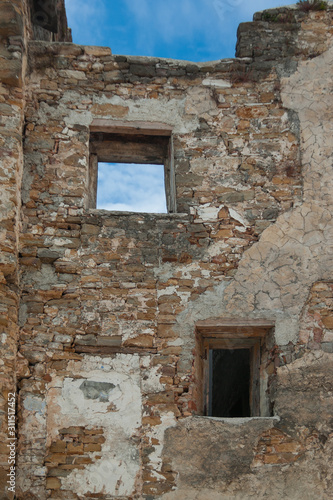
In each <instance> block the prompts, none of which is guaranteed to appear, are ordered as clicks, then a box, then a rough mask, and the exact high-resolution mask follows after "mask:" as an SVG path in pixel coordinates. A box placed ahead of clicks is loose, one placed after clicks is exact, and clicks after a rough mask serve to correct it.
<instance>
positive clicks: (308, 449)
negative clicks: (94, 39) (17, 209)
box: [0, 2, 333, 500]
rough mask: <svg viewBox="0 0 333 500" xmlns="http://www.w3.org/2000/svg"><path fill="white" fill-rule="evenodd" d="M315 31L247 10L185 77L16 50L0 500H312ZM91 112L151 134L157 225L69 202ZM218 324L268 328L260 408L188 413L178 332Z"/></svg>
mask: <svg viewBox="0 0 333 500" xmlns="http://www.w3.org/2000/svg"><path fill="white" fill-rule="evenodd" d="M11 4H12V2H11ZM0 8H1V5H0ZM278 16H287V18H286V19H284V20H281V17H278ZM331 21H332V8H331V6H329V8H328V10H327V11H321V12H310V13H307V14H304V13H300V12H299V11H298V10H296V9H291V10H290V9H287V10H286V9H281V10H277V11H276V10H274V11H266V13H259V14H256V16H255V21H254V22H253V23H245V24H244V25H241V27H240V30H239V40H238V49H237V50H238V52H237V55H238V57H237V58H236V59H227V60H221V61H216V62H210V63H200V64H196V63H192V62H191V63H190V62H183V61H172V60H166V59H158V58H144V57H142V58H140V57H130V56H120V55H112V54H111V51H110V49H108V48H103V47H86V46H78V45H74V44H71V43H46V42H41V41H30V42H29V44H28V68H27V72H28V74H27V77H26V78H25V79H24V82H25V89H24V96H25V101H23V97H22V94H21V95H20V99H21V101H20V103H21V105H20V110H21V109H22V110H24V135H23V139H24V149H23V159H24V168H23V182H22V190H21V195H22V213H21V215H20V223H19V224H17V223H16V225H15V226H13V229H12V230H11V231H12V234H14V235H15V238H11V239H10V238H7V239H9V241H10V242H11V243H10V244H11V247H10V248H13V251H12V252H11V254H12V255H13V256H14V257H11V259H12V261H10V262H13V263H14V264H13V265H11V266H9V267H8V268H6V265H7V261H6V262H5V263H4V264H3V266H2V268H1V270H4V271H6V272H7V274H10V275H12V274H13V272H17V260H16V258H17V251H19V273H20V281H19V283H18V281H17V280H16V282H15V285H18V284H19V294H18V292H17V287H14V282H13V284H10V285H8V284H7V281H6V282H5V281H4V282H3V285H4V288H3V290H9V291H10V293H12V294H13V293H14V294H15V295H14V299H15V303H14V305H15V307H14V308H13V311H14V312H13V317H12V322H13V324H14V325H16V324H17V321H16V316H15V314H16V313H17V307H18V305H19V313H20V314H19V325H20V336H19V340H18V343H17V344H16V337H15V335H16V333H15V334H13V337H12V338H13V342H12V344H10V342H9V341H8V339H7V337H6V338H5V337H3V338H4V341H3V344H4V346H6V347H5V348H6V349H9V348H11V351H10V353H11V354H10V355H11V358H8V359H12V360H13V363H14V360H15V349H16V345H18V347H19V349H18V354H17V357H16V360H17V368H16V373H17V376H18V380H19V385H18V389H19V391H18V392H19V398H18V425H19V434H18V437H19V444H18V468H19V474H18V478H17V479H18V485H17V498H22V499H23V498H24V499H27V498H31V499H34V498H36V499H37V498H38V499H46V498H57V499H71V498H73V499H83V498H91V499H92V498H122V499H125V498H126V499H132V498H146V499H155V498H156V499H157V498H164V499H180V498H181V499H200V500H201V499H202V500H206V499H207V498H209V499H215V498H216V499H219V500H220V499H222V498H223V499H224V498H225V499H228V498H242V499H243V498H254V497H257V498H265V497H266V496H267V495H268V494H269V495H270V496H271V498H274V499H282V498H291V499H300V498H314V497H315V496H316V497H319V498H325V499H326V498H327V499H328V498H330V491H331V490H332V473H331V471H330V470H329V467H330V461H331V460H332V458H333V457H332V419H331V413H332V410H333V408H332V407H333V401H332V396H331V391H332V380H333V378H332V375H333V374H332V351H333V347H332V346H333V337H332V335H333V324H332V282H331V279H332V276H331V269H332V263H333V262H332V260H333V257H332V256H333V251H332V250H333V246H332V241H333V240H332V230H333V228H332V216H331V214H332V209H331V205H332V175H331V168H332V162H331V155H332V142H331V141H332V139H331V137H332V124H331V113H332V111H331V110H332V94H331V69H330V68H331V64H332V48H331V41H332V27H331V26H332V22H331ZM7 85H10V83H9V84H7ZM2 88H7V87H5V86H2V87H1V89H2ZM10 88H11V87H10ZM6 100H8V99H6ZM1 106H9V105H8V104H7V103H5V104H1V103H0V110H1V109H2V108H1ZM3 109H4V110H6V109H7V108H6V107H5V108H3ZM8 109H9V108H8ZM11 109H12V108H11ZM9 111H11V110H9ZM11 112H12V111H11ZM22 113H23V111H22ZM5 116H7V115H5ZM96 119H99V120H106V121H105V123H106V125H107V126H110V125H112V123H119V121H121V122H122V123H123V124H124V123H125V124H126V123H128V124H133V123H135V122H138V121H140V122H145V123H148V124H150V125H151V126H152V127H154V123H161V122H162V123H164V124H165V125H166V126H168V127H172V130H173V132H172V137H173V149H174V168H175V184H176V202H177V208H178V210H177V213H175V214H133V213H117V212H107V211H101V210H94V209H88V208H86V207H87V200H88V197H89V154H90V149H89V137H90V127H91V125H92V123H93V120H96ZM22 123H23V114H20V121H17V122H15V124H16V125H15V126H16V127H17V129H19V127H20V126H22ZM5 125H6V130H8V131H9V134H8V135H9V137H12V136H13V133H12V132H11V129H10V128H9V127H10V124H9V121H8V120H6V123H5ZM6 133H8V132H6ZM7 140H8V139H7ZM10 140H12V138H11V139H10ZM18 144H20V145H21V144H22V134H21V133H20V134H19V135H18ZM20 147H21V146H20ZM20 155H21V156H20V158H21V164H22V152H20ZM9 156H10V155H9ZM4 158H5V159H6V156H4ZM8 161H9V160H8ZM13 161H14V159H13V157H12V156H10V162H13ZM13 165H14V163H13ZM15 165H17V162H16V163H15ZM11 168H14V167H11ZM15 168H16V170H17V171H18V172H20V170H19V169H18V167H17V166H16V167H15ZM5 174H6V175H7V178H8V179H9V180H7V181H6V182H7V183H8V193H9V191H10V189H12V190H14V192H15V196H16V198H15V200H19V199H20V198H19V196H20V195H19V192H20V183H19V181H17V179H19V178H20V173H18V174H16V175H13V176H12V177H10V176H9V174H8V172H7V170H6V171H5ZM11 179H12V180H11ZM5 185H7V184H4V186H5ZM10 196H11V195H10V194H9V195H8V197H10ZM10 199H11V200H12V199H14V198H13V197H12V198H10ZM11 203H12V201H11ZM15 203H16V204H17V205H19V204H20V203H19V201H16V202H15ZM6 210H7V212H6V213H7V214H8V209H6ZM6 217H7V218H8V219H9V218H10V217H8V215H6ZM6 220H7V219H4V221H3V227H4V228H5V229H6V228H7V226H6V224H7V222H6ZM15 220H16V221H18V219H17V218H16V219H15ZM3 234H5V233H3ZM5 241H7V240H5V239H2V240H1V244H2V242H5ZM4 244H5V243H4ZM17 245H19V248H17ZM7 247H8V245H7ZM7 247H6V248H7ZM6 252H8V253H9V251H7V250H6ZM3 255H7V254H6V253H3ZM4 271H3V274H4V276H5V277H4V278H3V280H5V279H7V278H6V275H5V272H4ZM10 283H12V282H10ZM5 286H7V288H5ZM6 293H7V292H6ZM8 293H9V292H8ZM7 296H9V295H7ZM7 296H6V297H7ZM6 300H8V299H7V298H5V299H3V304H4V305H5V304H7V303H8V302H6ZM18 300H19V302H18ZM1 306H2V304H1ZM225 318H228V319H229V320H230V322H232V321H235V322H237V321H239V319H240V318H242V319H246V320H247V321H248V322H249V323H251V321H253V322H255V321H258V320H270V321H272V322H274V323H275V329H274V331H273V332H272V338H271V339H270V344H269V345H268V347H267V349H269V352H267V353H266V358H265V367H263V368H262V371H261V374H262V376H263V377H266V378H267V380H266V382H265V383H266V386H265V387H267V391H268V398H269V401H270V411H271V416H270V417H264V416H262V417H259V418H244V419H232V420H227V419H210V418H208V417H204V416H202V410H201V407H200V404H201V403H200V401H201V399H202V394H201V393H200V391H201V386H202V382H201V381H200V380H199V378H200V377H199V371H198V369H197V365H198V363H199V354H200V353H199V351H198V344H197V340H196V334H195V329H196V324H197V322H198V321H200V322H202V321H207V322H211V321H212V320H214V321H217V320H221V319H225ZM4 325H5V326H6V327H7V324H4ZM15 328H16V327H14V329H13V331H15V332H16V330H15ZM11 346H12V347H11ZM8 352H9V351H8ZM4 359H7V357H4ZM3 373H4V377H6V376H7V377H9V376H10V377H12V376H13V375H12V374H13V373H15V371H14V366H13V365H10V366H9V365H8V366H7V367H6V368H3ZM6 374H7V375H6ZM4 380H5V379H4ZM8 380H9V379H8ZM10 383H14V379H13V378H12V379H10ZM7 385H8V384H7ZM4 408H5V407H4ZM3 457H4V461H5V450H4V455H3ZM4 498H7V497H6V496H5V497H4Z"/></svg>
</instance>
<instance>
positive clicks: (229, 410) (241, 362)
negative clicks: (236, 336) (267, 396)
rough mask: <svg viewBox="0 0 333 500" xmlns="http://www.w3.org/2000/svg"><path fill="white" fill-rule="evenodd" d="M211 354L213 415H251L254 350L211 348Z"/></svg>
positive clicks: (211, 404)
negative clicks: (251, 357) (251, 370)
mask: <svg viewBox="0 0 333 500" xmlns="http://www.w3.org/2000/svg"><path fill="white" fill-rule="evenodd" d="M209 355H210V358H211V359H210V363H209V365H210V393H211V397H210V400H209V402H210V408H209V416H212V417H249V416H250V415H251V409H250V378H251V374H250V350H249V349H234V350H232V349H210V351H209Z"/></svg>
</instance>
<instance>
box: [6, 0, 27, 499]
mask: <svg viewBox="0 0 333 500" xmlns="http://www.w3.org/2000/svg"><path fill="white" fill-rule="evenodd" d="M0 12H1V15H0V200H1V201H0V346H1V360H0V490H1V492H4V491H5V486H6V482H7V479H8V478H7V473H8V472H9V464H8V456H9V448H8V446H7V444H8V441H7V438H8V406H7V402H8V400H9V399H12V397H11V396H10V394H11V393H15V392H16V360H17V344H18V308H19V290H18V286H19V280H18V238H19V227H20V222H19V221H20V207H21V196H20V191H21V177H22V171H23V146H22V138H23V137H22V133H23V122H24V97H23V93H24V74H25V66H26V57H25V49H26V47H25V37H24V23H23V17H24V15H23V13H24V4H23V2H21V1H19V0H18V1H16V2H7V1H1V2H0ZM10 423H12V417H11V415H10ZM6 498H7V497H6Z"/></svg>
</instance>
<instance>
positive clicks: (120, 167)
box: [97, 163, 167, 213]
mask: <svg viewBox="0 0 333 500" xmlns="http://www.w3.org/2000/svg"><path fill="white" fill-rule="evenodd" d="M97 208H99V209H104V210H119V211H125V212H145V213H166V212H167V210H166V204H165V189H164V167H163V165H132V164H122V163H118V164H108V163H101V164H99V168H98V189H97Z"/></svg>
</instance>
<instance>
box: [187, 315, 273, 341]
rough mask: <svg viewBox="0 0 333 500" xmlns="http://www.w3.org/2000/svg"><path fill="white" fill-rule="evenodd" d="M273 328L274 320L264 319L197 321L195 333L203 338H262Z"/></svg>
mask: <svg viewBox="0 0 333 500" xmlns="http://www.w3.org/2000/svg"><path fill="white" fill-rule="evenodd" d="M274 326H275V321H274V320H267V319H266V320H264V319H253V320H251V319H233V318H231V319H223V320H221V319H209V320H204V321H198V322H197V323H196V331H197V332H198V333H199V334H200V335H201V336H202V337H204V338H206V337H210V338H217V337H218V338H221V339H222V338H224V339H227V338H230V339H233V338H244V337H250V338H251V337H253V338H254V337H264V336H265V335H266V334H267V332H268V331H269V330H270V329H271V328H273V327H274Z"/></svg>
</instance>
